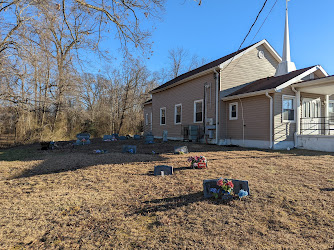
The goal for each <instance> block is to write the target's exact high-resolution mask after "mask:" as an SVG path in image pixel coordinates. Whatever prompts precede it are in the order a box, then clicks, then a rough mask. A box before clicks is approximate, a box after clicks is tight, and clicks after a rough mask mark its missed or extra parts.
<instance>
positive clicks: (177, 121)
mask: <svg viewBox="0 0 334 250" xmlns="http://www.w3.org/2000/svg"><path fill="white" fill-rule="evenodd" d="M175 122H176V123H180V122H181V116H180V115H176V121H175Z"/></svg>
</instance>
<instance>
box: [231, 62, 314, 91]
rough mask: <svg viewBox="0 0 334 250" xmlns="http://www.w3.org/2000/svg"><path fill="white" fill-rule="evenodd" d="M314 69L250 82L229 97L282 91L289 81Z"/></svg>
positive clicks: (309, 68)
mask: <svg viewBox="0 0 334 250" xmlns="http://www.w3.org/2000/svg"><path fill="white" fill-rule="evenodd" d="M313 68H315V66H312V67H308V68H304V69H300V70H296V71H292V72H290V73H288V74H285V75H281V76H276V77H275V76H272V77H266V78H262V79H259V80H256V81H254V82H250V83H249V84H247V85H246V86H244V87H242V88H240V89H238V90H236V91H234V92H233V93H231V94H229V95H227V97H230V96H236V95H242V94H247V93H252V92H258V91H261V90H267V89H276V88H279V89H282V88H283V87H284V86H283V85H284V84H285V83H288V82H289V81H291V80H293V79H295V78H296V77H298V76H301V75H303V74H304V73H306V72H307V71H309V70H311V69H313ZM291 84H292V83H291Z"/></svg>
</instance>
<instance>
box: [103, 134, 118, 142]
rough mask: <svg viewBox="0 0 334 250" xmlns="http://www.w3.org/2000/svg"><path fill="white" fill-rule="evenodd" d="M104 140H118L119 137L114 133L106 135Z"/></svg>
mask: <svg viewBox="0 0 334 250" xmlns="http://www.w3.org/2000/svg"><path fill="white" fill-rule="evenodd" d="M103 141H117V139H116V137H115V136H114V135H104V136H103Z"/></svg>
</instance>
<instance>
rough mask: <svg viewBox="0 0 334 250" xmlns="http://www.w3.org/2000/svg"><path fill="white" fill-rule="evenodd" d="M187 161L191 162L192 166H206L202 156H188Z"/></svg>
mask: <svg viewBox="0 0 334 250" xmlns="http://www.w3.org/2000/svg"><path fill="white" fill-rule="evenodd" d="M188 162H191V166H190V167H192V168H207V167H208V164H207V160H206V158H205V157H204V156H190V157H189V158H188Z"/></svg>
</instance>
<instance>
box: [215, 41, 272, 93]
mask: <svg viewBox="0 0 334 250" xmlns="http://www.w3.org/2000/svg"><path fill="white" fill-rule="evenodd" d="M259 51H263V52H264V58H262V59H260V58H259V57H258V53H259ZM277 66H278V62H277V60H276V59H275V58H274V57H273V56H272V55H271V53H270V52H269V51H268V50H267V49H266V48H265V46H263V45H261V46H258V47H257V48H255V49H252V50H251V51H249V52H247V53H246V54H244V55H243V56H241V57H239V58H237V59H234V60H233V61H232V62H231V63H230V64H229V65H228V66H227V67H226V68H224V69H223V70H222V71H221V90H225V89H229V88H233V87H235V86H239V85H241V84H244V83H249V82H252V81H255V80H258V79H261V78H264V77H268V76H273V75H275V73H276V67H277Z"/></svg>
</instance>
